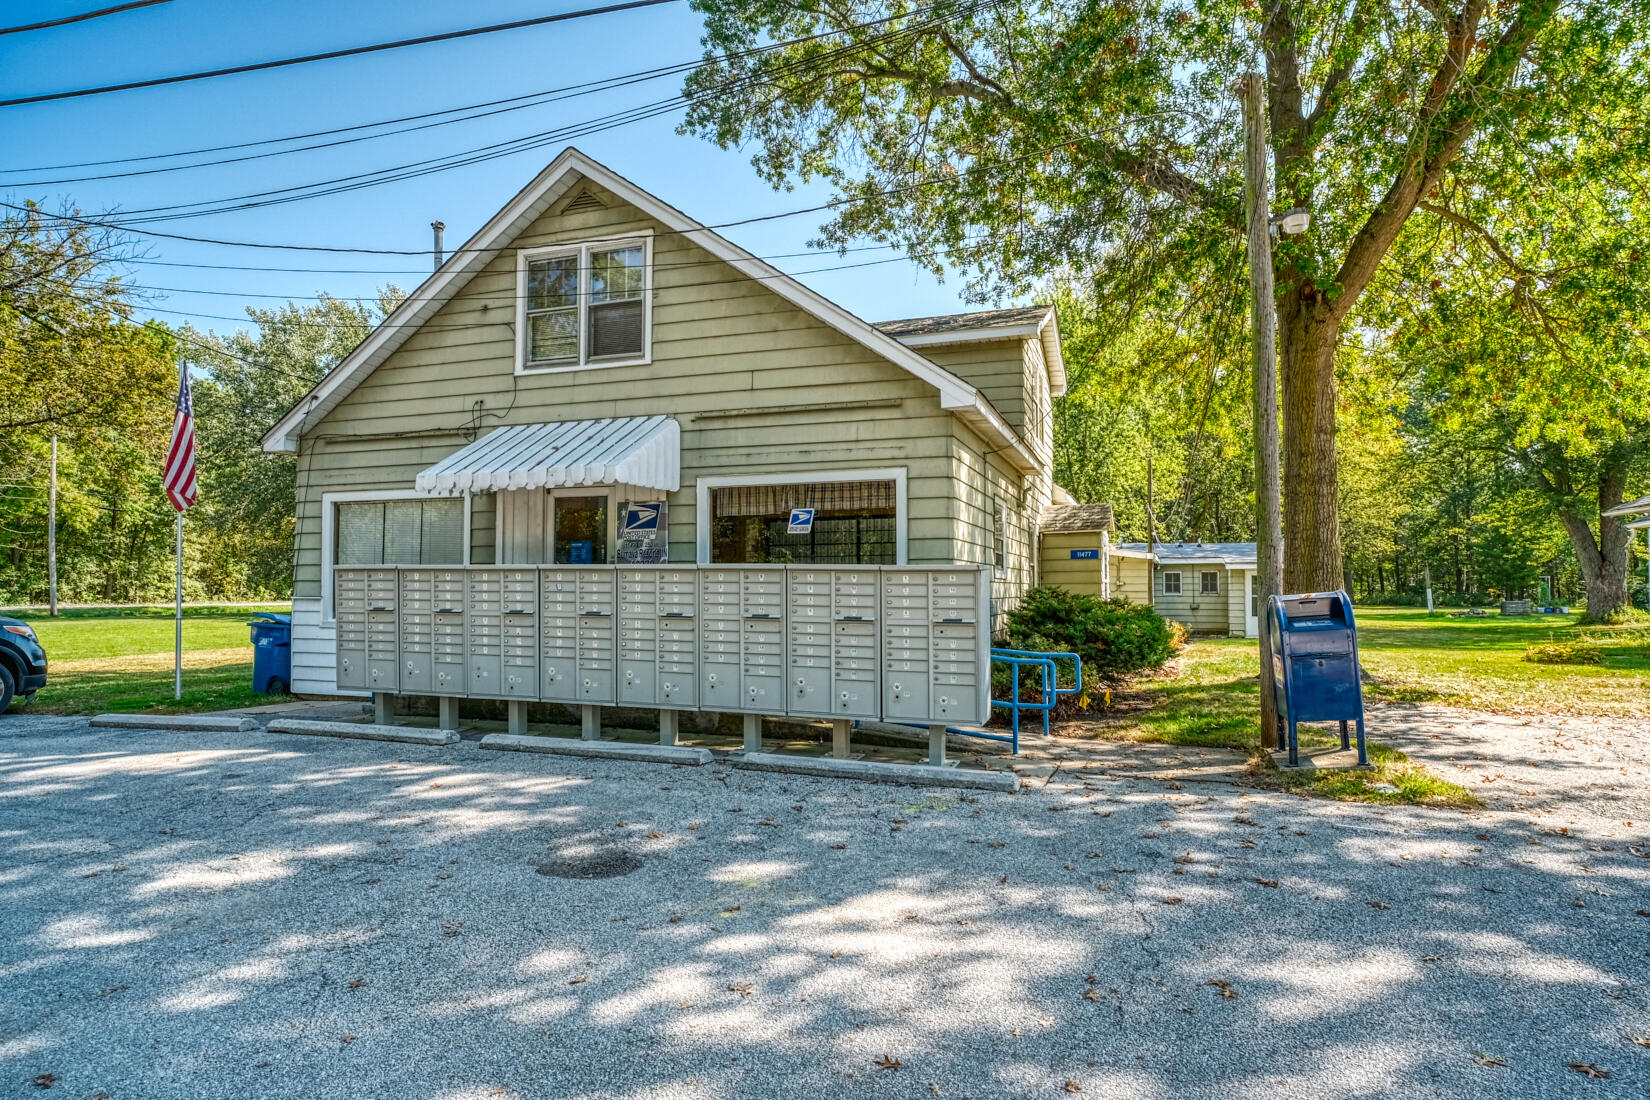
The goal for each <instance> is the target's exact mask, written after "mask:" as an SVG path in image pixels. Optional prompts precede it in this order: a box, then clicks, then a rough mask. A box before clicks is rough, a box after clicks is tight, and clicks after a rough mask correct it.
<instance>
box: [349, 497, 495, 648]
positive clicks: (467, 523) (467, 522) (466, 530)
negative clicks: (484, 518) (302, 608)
mask: <svg viewBox="0 0 1650 1100" xmlns="http://www.w3.org/2000/svg"><path fill="white" fill-rule="evenodd" d="M454 495H461V496H462V497H463V498H464V560H463V561H462V562H460V563H459V564H460V565H469V564H470V494H469V493H468V492H465V493H462V494H454ZM430 499H431V497H430V494H429V493H421V492H419V491H418V490H417V489H350V490H347V491H344V492H337V493H322V494H321V625H322V626H323V627H329V626H336V625H337V622H338V620H337V619H336V618H334V617H333V614H332V541H333V534H334V530H333V529H334V526H335V525H336V523H337V520H336V519H335V515H334V509H333V506H334V505H336V504H354V503H362V504H364V503H368V502H371V501H381V500H430ZM435 499H440V498H435Z"/></svg>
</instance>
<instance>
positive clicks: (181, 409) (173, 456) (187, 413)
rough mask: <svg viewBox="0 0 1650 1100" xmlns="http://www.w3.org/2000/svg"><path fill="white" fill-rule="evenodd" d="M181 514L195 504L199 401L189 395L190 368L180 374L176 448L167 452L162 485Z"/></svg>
mask: <svg viewBox="0 0 1650 1100" xmlns="http://www.w3.org/2000/svg"><path fill="white" fill-rule="evenodd" d="M162 484H163V485H164V487H165V489H166V496H167V497H168V499H170V500H171V501H172V507H173V508H176V509H177V510H178V511H180V512H181V511H183V510H184V509H186V508H189V507H192V506H193V505H194V503H195V399H194V397H192V396H191V395H190V393H189V368H188V367H184V368H183V369H182V370H180V371H179V372H178V408H177V414H176V415H175V416H174V417H173V418H172V446H171V447H170V448H168V449H167V451H166V477H165V480H164V481H163V482H162Z"/></svg>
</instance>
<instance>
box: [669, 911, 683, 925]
mask: <svg viewBox="0 0 1650 1100" xmlns="http://www.w3.org/2000/svg"><path fill="white" fill-rule="evenodd" d="M669 923H671V924H681V923H682V914H680V913H672V914H671V915H670V921H669Z"/></svg>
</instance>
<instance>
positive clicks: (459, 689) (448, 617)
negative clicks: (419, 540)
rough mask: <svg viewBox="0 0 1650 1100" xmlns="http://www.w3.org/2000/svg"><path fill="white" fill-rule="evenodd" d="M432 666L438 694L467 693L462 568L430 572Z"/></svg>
mask: <svg viewBox="0 0 1650 1100" xmlns="http://www.w3.org/2000/svg"><path fill="white" fill-rule="evenodd" d="M430 583H431V590H430V591H431V602H432V605H433V607H434V612H433V614H432V616H431V618H432V627H431V632H432V639H431V642H432V644H431V667H432V670H433V673H434V680H435V683H434V691H435V694H437V695H465V694H468V692H469V682H468V681H469V677H468V676H467V675H466V673H465V665H464V633H465V631H464V602H465V600H464V589H465V587H466V584H467V574H466V573H465V572H464V570H461V569H437V570H435V571H434V572H433V573H432V574H431V582H430Z"/></svg>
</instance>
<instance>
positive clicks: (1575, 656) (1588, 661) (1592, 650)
mask: <svg viewBox="0 0 1650 1100" xmlns="http://www.w3.org/2000/svg"><path fill="white" fill-rule="evenodd" d="M1524 659H1525V660H1526V661H1529V662H1530V663H1531V664H1537V665H1602V664H1603V663H1604V652H1603V651H1602V650H1601V649H1599V647H1598V645H1597V644H1596V643H1594V642H1592V641H1590V640H1589V639H1586V638H1576V639H1574V640H1572V641H1567V642H1543V643H1541V644H1540V645H1533V646H1530V647H1529V648H1528V649H1526V650H1525V651H1524Z"/></svg>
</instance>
